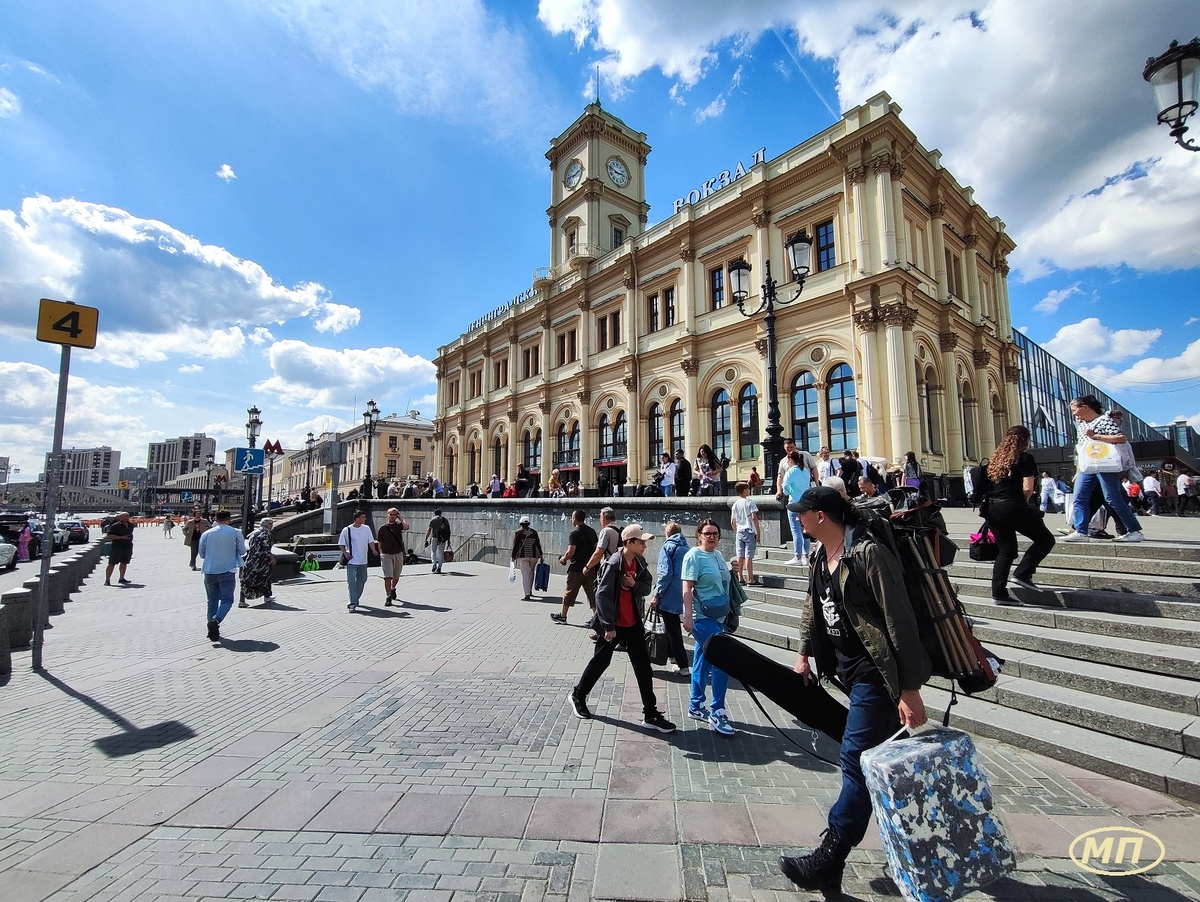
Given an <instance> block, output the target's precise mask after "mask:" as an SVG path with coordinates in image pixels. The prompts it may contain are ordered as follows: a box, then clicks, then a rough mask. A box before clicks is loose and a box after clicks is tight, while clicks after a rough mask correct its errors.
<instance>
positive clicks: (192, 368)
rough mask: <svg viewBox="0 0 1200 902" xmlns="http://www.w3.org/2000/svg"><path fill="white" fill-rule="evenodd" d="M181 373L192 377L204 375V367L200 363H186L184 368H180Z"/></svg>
mask: <svg viewBox="0 0 1200 902" xmlns="http://www.w3.org/2000/svg"><path fill="white" fill-rule="evenodd" d="M179 372H181V373H183V374H184V375H190V374H191V373H203V372H204V367H202V366H201V365H200V364H198V363H185V364H184V365H183V366H181V367H179Z"/></svg>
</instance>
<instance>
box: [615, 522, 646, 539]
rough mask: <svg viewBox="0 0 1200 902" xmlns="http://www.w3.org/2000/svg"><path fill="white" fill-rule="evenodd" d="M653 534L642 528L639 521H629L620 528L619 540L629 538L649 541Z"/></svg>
mask: <svg viewBox="0 0 1200 902" xmlns="http://www.w3.org/2000/svg"><path fill="white" fill-rule="evenodd" d="M653 538H654V536H652V535H650V533H648V532H646V531H645V530H643V529H642V524H641V523H630V524H629V525H628V526H626V527H625V528H624V529H622V530H621V541H622V542H628V541H629V540H630V539H641V540H642V541H643V542H649V541H650V540H651V539H653Z"/></svg>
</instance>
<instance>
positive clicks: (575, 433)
mask: <svg viewBox="0 0 1200 902" xmlns="http://www.w3.org/2000/svg"><path fill="white" fill-rule="evenodd" d="M567 450H569V451H574V452H575V454H579V420H576V421H575V422H574V423H572V424H571V446H570V447H569V448H568V449H567Z"/></svg>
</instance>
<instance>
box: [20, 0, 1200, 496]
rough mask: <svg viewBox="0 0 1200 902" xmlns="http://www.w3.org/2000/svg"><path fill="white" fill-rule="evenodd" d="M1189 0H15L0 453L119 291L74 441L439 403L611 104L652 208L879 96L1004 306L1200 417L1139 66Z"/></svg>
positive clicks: (1197, 255)
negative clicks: (468, 343)
mask: <svg viewBox="0 0 1200 902" xmlns="http://www.w3.org/2000/svg"><path fill="white" fill-rule="evenodd" d="M1197 33H1200V7H1197V6H1196V4H1194V3H1190V2H1186V0H1176V2H1168V0H1163V2H1149V3H1145V4H1130V3H1122V2H1083V0H1065V2H1057V3H1054V4H1045V3H1041V2H1036V0H1008V2H1003V3H999V2H976V3H957V2H953V0H939V2H933V0H929V2H921V0H904V2H883V0H878V2H876V0H860V2H855V3H833V4H830V3H827V2H826V3H815V2H808V0H799V2H798V0H786V2H785V0H758V2H755V3H752V4H751V3H746V4H730V3H728V2H716V0H692V2H690V3H686V4H684V3H677V2H671V0H603V2H598V0H541V2H540V3H535V2H479V0H458V2H454V3H444V2H435V0H418V2H389V0H339V2H338V3H336V4H326V3H319V2H317V0H262V2H234V0H206V2H205V3H202V4H178V3H165V4H164V3H148V2H141V0H119V2H116V0H114V2H105V0H93V2H89V3H86V4H80V3H73V2H71V3H68V2H60V0H38V2H31V0H30V2H27V0H6V2H5V3H4V4H0V173H3V175H2V176H0V337H2V339H3V350H0V455H5V454H7V455H10V456H11V457H12V459H13V463H14V464H16V465H18V466H20V467H21V469H22V471H23V473H35V472H37V470H38V469H39V467H40V460H41V455H42V453H43V452H44V451H45V450H46V449H47V448H48V446H49V442H50V436H51V426H52V422H53V420H52V411H53V397H54V390H55V380H56V374H57V368H58V349H57V348H56V347H53V346H50V345H44V344H39V343H37V342H36V341H35V340H34V338H33V331H34V324H35V318H36V308H37V300H38V298H40V297H43V296H48V297H55V298H59V299H61V300H74V301H76V302H78V303H83V304H88V305H91V306H96V307H99V308H100V310H101V319H100V328H101V342H100V345H99V346H98V347H97V348H96V349H95V350H94V351H76V352H75V353H74V354H73V358H72V385H71V397H70V404H69V411H68V419H67V432H66V443H67V444H68V445H76V446H79V447H84V446H89V445H93V444H101V443H106V444H111V445H113V446H114V447H116V448H119V449H120V450H122V452H123V454H124V458H125V462H126V463H128V464H144V456H145V444H146V442H148V441H151V440H156V439H160V438H162V437H166V436H174V435H179V434H188V433H191V432H193V431H199V430H203V431H206V432H208V433H209V434H210V435H213V436H215V437H216V438H217V440H218V444H219V446H221V447H230V446H233V445H236V444H240V441H239V437H241V436H242V435H243V432H244V430H243V426H242V424H243V423H244V422H245V409H246V408H247V407H248V406H250V405H251V404H256V405H257V406H258V407H259V408H261V409H262V411H263V414H262V417H263V421H264V429H263V435H264V437H266V438H270V439H279V440H280V441H281V442H283V444H284V445H285V446H288V447H298V443H299V442H300V440H301V439H302V438H303V436H304V434H305V433H307V432H308V431H309V430H314V431H320V430H321V429H322V428H334V429H336V428H344V427H345V426H346V425H347V424H349V423H353V422H358V421H359V420H360V416H361V411H362V409H363V407H364V406H365V403H366V401H367V399H368V398H374V399H375V400H376V401H377V402H378V403H379V404H380V406H381V407H382V408H383V409H384V410H385V411H387V412H391V411H396V412H400V411H403V410H405V409H407V408H409V407H415V408H417V409H419V410H421V411H422V412H423V413H425V414H426V415H429V416H432V415H433V414H434V412H435V410H434V390H435V386H434V380H433V365H432V362H431V361H432V360H433V359H434V357H435V356H436V353H437V348H438V346H439V345H441V344H444V343H446V342H448V341H450V340H452V339H453V338H454V337H456V336H457V335H458V334H459V333H460V332H461V330H462V328H463V327H464V326H465V325H466V324H467V323H469V322H470V321H471V320H473V319H475V318H476V317H478V316H480V315H481V314H483V313H485V312H487V311H488V310H490V309H491V308H492V307H494V306H497V305H498V304H501V303H503V302H505V301H506V300H508V299H509V298H511V297H512V296H514V295H516V294H517V293H519V292H521V291H522V290H524V289H525V288H527V287H528V286H529V284H530V280H531V274H532V271H533V269H534V268H535V267H537V266H541V265H544V264H546V263H547V262H548V255H549V235H548V229H547V223H546V216H545V208H546V206H547V205H548V203H549V197H550V184H549V170H548V167H547V164H546V160H545V159H544V156H543V154H544V153H545V151H546V148H547V147H548V142H549V140H550V138H552V137H554V136H555V135H557V134H558V133H560V132H561V131H562V130H563V129H564V128H565V127H566V126H567V125H569V124H570V122H571V121H572V120H573V119H574V118H575V117H576V116H578V115H579V113H580V112H581V110H582V108H583V106H584V105H585V104H586V103H587V102H588V100H590V99H591V97H592V96H593V95H594V92H595V91H596V72H597V69H598V70H599V72H600V83H599V91H600V96H601V100H602V102H603V104H604V106H605V107H606V108H607V109H609V110H611V111H612V112H613V113H614V114H616V115H617V116H619V117H620V118H621V119H623V120H624V121H625V122H626V123H628V124H629V125H631V126H633V127H634V128H637V129H639V130H641V131H644V132H646V133H647V136H648V141H649V143H650V144H651V146H652V147H653V152H652V153H651V155H650V159H649V164H648V168H647V182H648V200H649V202H650V204H651V210H650V220H651V222H657V221H661V220H662V219H665V218H667V217H668V216H669V215H670V213H671V206H672V202H673V201H674V199H675V198H676V197H677V196H680V195H682V194H685V193H686V192H687V191H688V190H689V189H690V188H692V187H694V186H696V185H698V184H700V183H701V182H703V181H704V180H706V179H707V178H709V177H710V176H712V175H713V174H715V173H717V172H719V171H720V170H721V169H725V168H731V167H732V166H733V165H734V164H735V163H736V162H737V161H739V160H740V161H743V162H745V163H747V164H748V163H749V160H750V157H751V156H752V154H753V153H754V152H755V151H756V150H757V149H758V148H760V147H764V146H765V147H766V149H767V156H768V158H770V157H773V156H775V155H777V154H779V153H782V152H784V151H785V150H787V149H789V148H791V147H792V146H794V145H795V144H798V143H800V142H801V141H803V140H804V139H806V138H808V137H810V136H811V135H813V134H815V133H816V132H818V131H820V130H822V129H824V128H826V127H828V126H829V125H830V124H832V123H833V122H834V121H835V120H836V117H837V114H838V113H839V111H841V110H844V109H847V108H849V107H851V106H853V105H855V104H857V103H860V102H862V101H863V100H865V99H866V98H867V97H869V96H871V95H873V94H874V93H876V92H878V91H880V90H885V91H887V92H888V93H889V94H891V95H892V97H893V99H894V100H895V101H896V102H897V103H899V104H900V106H901V107H902V108H903V110H904V112H903V117H904V119H905V121H906V122H908V124H909V125H910V126H911V127H912V128H913V129H914V131H915V132H916V134H917V135H918V137H919V138H920V140H921V141H922V143H923V144H924V145H925V146H926V147H927V148H935V147H936V148H938V149H940V150H941V151H942V152H943V162H944V164H945V165H946V166H947V167H948V168H949V169H950V170H951V171H952V172H953V173H954V174H955V176H956V177H957V178H958V179H959V181H960V182H962V183H964V184H970V185H972V186H973V187H974V188H975V190H976V195H975V196H976V199H977V200H978V201H979V202H980V203H981V204H982V205H983V206H984V208H985V209H987V210H988V212H989V213H991V214H993V215H996V216H999V217H1001V218H1002V219H1003V220H1004V221H1005V222H1006V223H1007V226H1008V229H1009V232H1010V233H1011V234H1012V235H1013V237H1014V238H1015V240H1016V241H1017V242H1018V244H1019V248H1018V250H1017V252H1016V253H1015V254H1014V255H1013V257H1012V258H1011V259H1010V263H1011V264H1012V266H1013V271H1012V273H1011V275H1010V283H1009V290H1010V298H1011V301H1012V308H1013V321H1014V323H1015V324H1016V325H1017V326H1018V327H1019V328H1022V329H1024V330H1025V331H1027V332H1028V333H1029V335H1030V336H1031V337H1032V338H1034V339H1035V340H1036V341H1038V342H1040V343H1042V344H1044V345H1046V346H1047V347H1049V348H1050V349H1051V350H1052V351H1054V352H1055V353H1057V354H1058V355H1059V356H1060V357H1062V358H1063V359H1065V360H1067V361H1068V362H1070V363H1072V364H1073V365H1076V366H1078V367H1079V368H1081V369H1083V370H1085V371H1086V372H1088V373H1089V374H1091V375H1092V376H1093V377H1094V378H1096V379H1097V381H1100V382H1102V383H1103V384H1104V385H1105V387H1106V388H1108V389H1109V390H1111V391H1112V392H1113V393H1114V394H1115V395H1117V396H1118V397H1120V398H1121V399H1122V400H1123V401H1125V402H1126V403H1127V404H1128V405H1129V406H1130V407H1131V408H1132V409H1133V410H1134V411H1135V412H1137V413H1139V414H1140V415H1142V416H1143V417H1145V418H1147V419H1149V420H1151V421H1154V422H1166V421H1170V420H1173V419H1175V418H1176V417H1179V416H1182V417H1188V418H1190V419H1191V420H1192V422H1193V423H1194V424H1196V425H1200V391H1198V389H1200V321H1198V320H1197V317H1200V304H1198V303H1197V289H1196V275H1197V272H1198V270H1200V242H1197V241H1196V240H1195V236H1196V235H1197V234H1200V228H1198V227H1200V204H1198V203H1197V199H1198V197H1200V154H1191V153H1188V152H1186V151H1184V150H1181V149H1179V148H1177V147H1175V146H1174V145H1173V144H1172V143H1171V141H1170V139H1169V137H1168V135H1167V133H1166V129H1165V128H1163V127H1160V126H1156V125H1155V122H1154V111H1153V109H1152V96H1151V92H1150V90H1149V87H1148V86H1147V85H1145V83H1144V82H1143V81H1142V79H1141V70H1142V66H1143V65H1144V63H1145V60H1146V58H1147V57H1148V56H1152V55H1157V54H1158V53H1161V52H1162V51H1164V50H1165V49H1166V47H1167V44H1168V43H1169V41H1170V40H1171V39H1172V38H1177V39H1180V40H1183V41H1186V40H1189V39H1190V38H1191V37H1193V36H1194V35H1195V34H1197Z"/></svg>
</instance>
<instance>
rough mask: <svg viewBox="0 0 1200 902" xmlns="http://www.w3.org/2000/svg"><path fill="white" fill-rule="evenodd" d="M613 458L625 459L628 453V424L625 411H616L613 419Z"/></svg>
mask: <svg viewBox="0 0 1200 902" xmlns="http://www.w3.org/2000/svg"><path fill="white" fill-rule="evenodd" d="M612 453H613V457H625V456H626V455H627V454H628V453H629V423H628V422H627V421H626V419H625V411H623V410H618V411H617V415H616V417H615V418H614V419H613V451H612Z"/></svg>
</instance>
